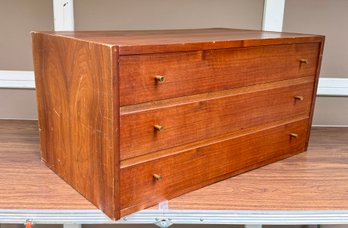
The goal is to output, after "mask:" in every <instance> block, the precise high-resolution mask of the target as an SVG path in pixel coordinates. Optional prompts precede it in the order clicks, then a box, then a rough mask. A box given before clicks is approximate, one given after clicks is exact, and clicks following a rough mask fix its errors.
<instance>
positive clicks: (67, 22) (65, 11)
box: [53, 0, 75, 31]
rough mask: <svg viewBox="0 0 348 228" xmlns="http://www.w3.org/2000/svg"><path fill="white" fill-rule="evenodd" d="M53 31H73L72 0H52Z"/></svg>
mask: <svg viewBox="0 0 348 228" xmlns="http://www.w3.org/2000/svg"><path fill="white" fill-rule="evenodd" d="M53 17H54V31H74V30H75V22H74V0H53Z"/></svg>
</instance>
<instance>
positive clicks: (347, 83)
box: [317, 78, 348, 97]
mask: <svg viewBox="0 0 348 228" xmlns="http://www.w3.org/2000/svg"><path fill="white" fill-rule="evenodd" d="M317 95H318V96H327V97H330V96H332V97H347V96H348V78H320V79H319V85H318V92H317Z"/></svg>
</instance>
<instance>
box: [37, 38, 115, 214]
mask: <svg viewBox="0 0 348 228" xmlns="http://www.w3.org/2000/svg"><path fill="white" fill-rule="evenodd" d="M32 37H33V53H34V66H35V80H36V88H37V100H38V111H39V131H40V141H41V154H42V158H43V160H44V161H45V163H46V164H47V166H48V167H50V168H51V169H52V170H53V171H54V172H56V173H57V174H58V175H59V176H60V177H62V178H63V179H64V180H65V181H66V182H67V183H69V184H70V185H71V186H73V187H74V188H75V189H76V190H77V191H79V192H80V193H81V194H82V195H83V196H84V197H86V198H87V199H88V200H89V201H91V202H92V203H93V204H94V205H96V206H97V207H98V208H100V209H102V210H103V211H104V212H105V213H106V214H108V215H109V216H110V217H112V218H114V217H115V216H114V205H115V204H114V178H115V172H117V170H115V164H114V163H115V160H114V159H115V151H114V150H115V147H114V143H115V142H114V140H115V132H116V131H117V129H116V130H115V128H114V124H115V123H114V121H115V119H116V118H114V107H113V101H112V96H113V95H112V94H113V75H112V74H113V68H112V48H111V47H108V46H103V45H99V44H94V43H88V42H84V41H79V40H74V39H69V38H64V37H59V36H55V35H46V34H42V33H33V34H32Z"/></svg>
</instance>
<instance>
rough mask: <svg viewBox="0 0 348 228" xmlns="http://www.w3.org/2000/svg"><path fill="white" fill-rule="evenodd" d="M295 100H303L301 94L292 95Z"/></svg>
mask: <svg viewBox="0 0 348 228" xmlns="http://www.w3.org/2000/svg"><path fill="white" fill-rule="evenodd" d="M294 98H295V100H299V101H303V96H294Z"/></svg>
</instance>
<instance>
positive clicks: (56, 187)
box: [0, 120, 96, 210]
mask: <svg viewBox="0 0 348 228" xmlns="http://www.w3.org/2000/svg"><path fill="white" fill-rule="evenodd" d="M0 209H66V210H68V209H96V208H95V206H93V205H92V204H91V203H90V202H88V201H87V200H86V199H85V198H84V197H83V196H81V195H80V194H79V193H78V192H76V191H75V190H74V189H73V188H72V187H70V186H69V185H68V184H66V183H65V182H64V181H63V180H62V179H60V178H59V177H58V176H57V175H56V174H55V173H54V172H53V171H51V170H50V169H48V168H47V167H46V166H45V165H44V164H43V163H42V162H41V159H40V150H39V133H38V129H37V122H36V121H19V120H0Z"/></svg>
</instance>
